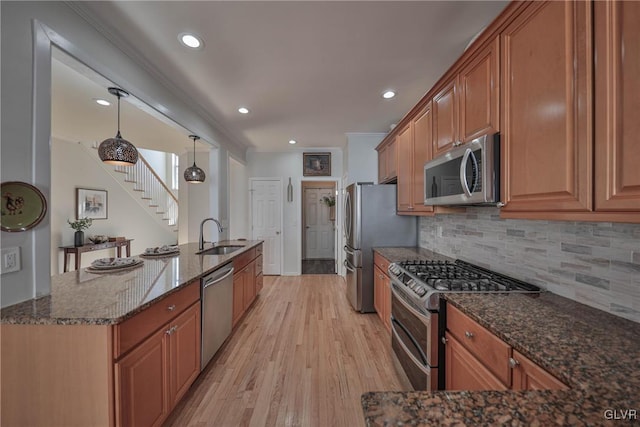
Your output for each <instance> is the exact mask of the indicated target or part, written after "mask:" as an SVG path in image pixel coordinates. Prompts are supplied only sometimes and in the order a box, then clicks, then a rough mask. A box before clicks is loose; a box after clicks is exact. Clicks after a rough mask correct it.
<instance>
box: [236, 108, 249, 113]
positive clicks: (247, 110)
mask: <svg viewBox="0 0 640 427" xmlns="http://www.w3.org/2000/svg"><path fill="white" fill-rule="evenodd" d="M238 113H240V114H249V109H248V108H246V107H240V108H238Z"/></svg>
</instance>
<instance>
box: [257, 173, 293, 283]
mask: <svg viewBox="0 0 640 427" xmlns="http://www.w3.org/2000/svg"><path fill="white" fill-rule="evenodd" d="M255 181H277V182H278V184H279V187H280V200H281V202H282V203H281V204H280V245H279V247H278V251H279V252H280V276H283V275H284V238H285V234H284V201H285V197H284V193H283V189H284V187H283V185H282V177H253V178H249V188H248V192H249V226H250V227H251V239H252V240H253V238H254V237H253V190H252V188H253V183H254V182H255ZM263 250H264V249H263Z"/></svg>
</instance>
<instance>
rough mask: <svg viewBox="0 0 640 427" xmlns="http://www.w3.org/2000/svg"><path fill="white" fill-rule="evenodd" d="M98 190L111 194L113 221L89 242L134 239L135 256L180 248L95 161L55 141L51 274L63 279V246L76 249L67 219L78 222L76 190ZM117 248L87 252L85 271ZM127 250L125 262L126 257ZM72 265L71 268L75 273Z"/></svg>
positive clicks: (94, 228)
mask: <svg viewBox="0 0 640 427" xmlns="http://www.w3.org/2000/svg"><path fill="white" fill-rule="evenodd" d="M78 187H80V188H93V189H99V190H106V191H107V200H108V212H107V214H108V215H107V216H108V218H107V219H105V220H94V221H93V224H92V225H91V227H90V228H89V229H88V230H85V232H84V234H85V238H87V237H89V236H91V235H95V234H103V235H107V236H124V237H127V238H129V239H134V240H133V242H131V254H132V255H137V254H139V253H142V252H143V251H144V249H145V248H148V247H154V246H162V245H167V244H175V243H176V241H177V236H176V234H175V233H174V232H172V231H171V230H170V229H169V228H168V227H166V226H163V225H162V224H161V223H160V222H158V221H157V220H156V219H155V218H152V217H151V216H150V215H149V213H148V212H147V211H145V210H144V208H142V207H141V206H140V204H139V203H138V202H137V201H136V200H134V199H133V197H132V196H131V194H130V193H128V192H127V191H126V190H125V189H123V188H122V186H121V185H120V183H118V182H117V181H116V180H115V179H113V177H112V176H111V175H109V173H108V172H107V171H105V170H104V168H103V167H102V165H100V164H99V163H98V160H97V158H96V157H95V156H91V155H90V153H89V152H88V149H87V148H85V147H83V146H82V145H81V144H79V143H77V142H67V141H62V140H57V139H54V140H52V144H51V199H50V216H49V217H50V220H51V274H58V273H62V272H63V271H64V270H63V259H64V256H63V254H62V251H60V250H59V249H58V247H60V246H68V245H72V244H73V234H74V230H73V229H72V228H71V227H69V224H67V219H70V220H72V221H73V220H74V219H75V218H76V188H78ZM115 254H116V250H115V248H112V249H108V250H103V251H98V252H95V253H93V252H88V253H85V254H83V255H82V265H81V266H82V267H86V266H88V265H90V264H91V261H93V260H95V259H98V258H104V257H113V256H115ZM124 254H125V253H124V250H123V256H124ZM73 262H74V261H73V260H70V262H69V268H71V269H73Z"/></svg>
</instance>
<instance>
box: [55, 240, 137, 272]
mask: <svg viewBox="0 0 640 427" xmlns="http://www.w3.org/2000/svg"><path fill="white" fill-rule="evenodd" d="M132 240H133V239H126V240H118V241H115V242H104V243H89V244H87V245H83V246H60V249H62V250H63V251H64V272H65V273H66V272H67V271H69V255H71V254H74V255H75V260H76V270H79V269H80V257H81V255H82V253H84V252H93V251H99V250H102V249H109V248H116V253H117V255H118V258H120V257H122V247H123V246H124V247H125V248H126V250H127V257H130V256H131V241H132Z"/></svg>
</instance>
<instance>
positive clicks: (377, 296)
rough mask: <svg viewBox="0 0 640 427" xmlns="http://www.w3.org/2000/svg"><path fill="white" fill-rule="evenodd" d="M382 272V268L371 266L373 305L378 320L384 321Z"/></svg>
mask: <svg viewBox="0 0 640 427" xmlns="http://www.w3.org/2000/svg"><path fill="white" fill-rule="evenodd" d="M383 278H384V273H383V272H382V270H380V269H379V268H378V266H377V265H376V266H374V268H373V307H374V308H375V309H376V313H378V317H379V318H380V320H383V321H384V308H383V307H384V306H383V301H382V297H383V295H384V293H383V290H382V286H383V283H382V282H383V280H384V279H383Z"/></svg>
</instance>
